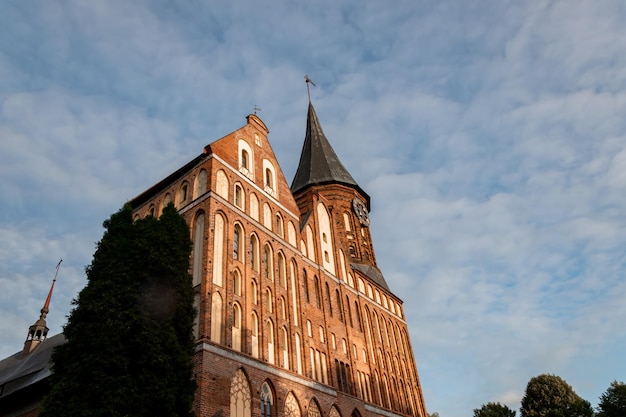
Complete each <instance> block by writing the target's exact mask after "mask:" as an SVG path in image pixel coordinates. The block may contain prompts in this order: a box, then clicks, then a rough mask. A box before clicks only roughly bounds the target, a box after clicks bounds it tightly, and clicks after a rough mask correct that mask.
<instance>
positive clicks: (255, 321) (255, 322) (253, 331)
mask: <svg viewBox="0 0 626 417" xmlns="http://www.w3.org/2000/svg"><path fill="white" fill-rule="evenodd" d="M250 321H251V323H250V335H251V342H252V349H251V351H250V353H251V354H252V356H254V357H255V358H258V357H259V316H257V315H256V313H255V312H254V311H253V312H252V314H251V315H250Z"/></svg>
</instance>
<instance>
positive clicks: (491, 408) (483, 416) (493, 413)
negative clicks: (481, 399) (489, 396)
mask: <svg viewBox="0 0 626 417" xmlns="http://www.w3.org/2000/svg"><path fill="white" fill-rule="evenodd" d="M474 417H515V411H513V410H511V409H510V408H509V407H507V406H506V405H503V404H500V403H493V402H489V403H487V404H483V405H482V407H480V408H476V409H474Z"/></svg>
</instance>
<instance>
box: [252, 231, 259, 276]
mask: <svg viewBox="0 0 626 417" xmlns="http://www.w3.org/2000/svg"><path fill="white" fill-rule="evenodd" d="M250 266H251V267H252V269H253V270H254V271H257V272H258V271H259V238H257V237H256V235H255V234H254V233H253V234H252V235H251V236H250Z"/></svg>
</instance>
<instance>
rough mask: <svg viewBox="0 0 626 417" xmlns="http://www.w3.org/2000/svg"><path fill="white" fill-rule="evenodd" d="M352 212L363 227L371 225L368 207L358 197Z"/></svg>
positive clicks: (355, 199) (353, 203)
mask: <svg viewBox="0 0 626 417" xmlns="http://www.w3.org/2000/svg"><path fill="white" fill-rule="evenodd" d="M352 210H354V214H356V217H357V218H358V219H359V221H360V222H361V224H362V225H363V226H369V225H370V214H369V213H368V212H367V206H366V205H365V203H364V202H363V201H361V200H360V199H359V198H358V197H354V200H352Z"/></svg>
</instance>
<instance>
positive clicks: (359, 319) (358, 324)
mask: <svg viewBox="0 0 626 417" xmlns="http://www.w3.org/2000/svg"><path fill="white" fill-rule="evenodd" d="M354 310H355V311H356V322H357V326H358V328H359V330H360V331H363V323H361V310H359V302H358V301H356V300H355V301H354Z"/></svg>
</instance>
